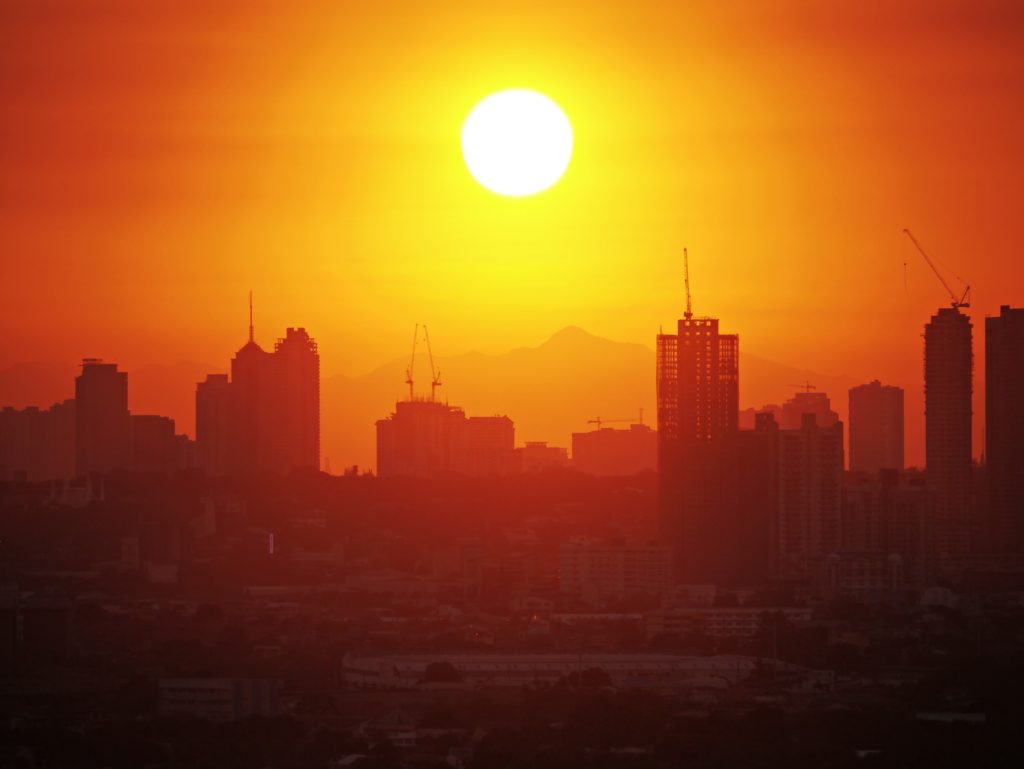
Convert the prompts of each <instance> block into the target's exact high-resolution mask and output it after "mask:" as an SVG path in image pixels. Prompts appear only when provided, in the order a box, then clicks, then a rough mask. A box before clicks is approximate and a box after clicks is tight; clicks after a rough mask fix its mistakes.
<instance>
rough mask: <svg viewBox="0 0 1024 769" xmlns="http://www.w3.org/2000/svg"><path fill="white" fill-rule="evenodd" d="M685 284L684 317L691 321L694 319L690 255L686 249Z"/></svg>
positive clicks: (684, 250)
mask: <svg viewBox="0 0 1024 769" xmlns="http://www.w3.org/2000/svg"><path fill="white" fill-rule="evenodd" d="M683 283H685V284H686V312H685V313H684V314H683V317H684V318H686V319H687V320H689V319H690V318H692V317H693V301H692V299H691V297H690V255H689V254H688V253H687V251H686V248H685V247H684V248H683Z"/></svg>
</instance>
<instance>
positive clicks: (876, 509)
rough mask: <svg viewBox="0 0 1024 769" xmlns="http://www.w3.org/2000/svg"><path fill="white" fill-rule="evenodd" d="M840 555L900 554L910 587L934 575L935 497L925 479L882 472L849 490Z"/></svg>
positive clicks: (890, 470)
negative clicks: (926, 485)
mask: <svg viewBox="0 0 1024 769" xmlns="http://www.w3.org/2000/svg"><path fill="white" fill-rule="evenodd" d="M845 500H846V501H845V505H844V509H843V536H842V552H843V553H846V554H849V553H859V554H865V553H872V554H875V555H878V556H891V555H898V556H900V558H901V568H902V570H903V580H904V582H905V584H907V585H918V586H924V585H927V584H929V583H930V580H931V579H932V577H933V576H934V573H933V571H934V555H935V553H934V543H933V527H932V522H933V520H932V519H933V514H934V505H933V496H932V494H931V493H930V492H929V491H928V489H927V488H926V487H925V484H924V478H923V477H920V476H908V475H906V474H904V473H901V472H899V471H897V470H894V469H883V470H881V471H880V472H879V473H878V478H874V479H871V480H867V481H861V482H860V483H856V484H853V485H851V486H849V487H847V488H846V491H845Z"/></svg>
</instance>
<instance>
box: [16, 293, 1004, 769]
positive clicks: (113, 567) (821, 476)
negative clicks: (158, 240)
mask: <svg viewBox="0 0 1024 769" xmlns="http://www.w3.org/2000/svg"><path fill="white" fill-rule="evenodd" d="M966 306H967V305H966V303H965V301H964V300H963V298H961V299H960V300H958V299H957V298H956V297H953V302H952V306H951V307H946V308H942V309H939V310H938V311H937V312H936V313H935V315H934V316H933V317H932V318H931V319H930V320H929V321H928V322H927V324H926V325H925V328H924V371H925V388H926V393H925V401H926V431H927V435H926V450H927V464H926V467H925V468H924V469H923V470H920V469H912V468H905V467H904V457H903V439H904V424H903V416H904V414H903V390H902V389H900V388H899V387H896V386H891V385H883V384H881V383H880V382H878V381H874V382H870V383H865V384H863V385H861V386H858V387H854V388H853V389H851V390H850V391H849V393H848V397H849V414H850V417H849V425H848V429H849V451H848V457H849V461H848V462H847V461H846V457H847V449H846V443H845V441H844V429H845V427H846V426H844V424H843V423H842V422H840V421H839V418H838V415H837V414H836V412H835V411H833V410H832V408H831V405H830V400H829V395H828V394H826V393H823V392H816V391H814V387H813V384H811V383H807V384H806V385H805V386H804V387H803V388H802V390H799V391H797V392H795V395H794V397H793V398H792V399H790V400H789V401H787V402H785V403H783V404H781V405H768V406H766V407H764V408H761V409H749V410H746V411H742V412H741V410H740V407H739V397H738V387H739V377H740V376H741V375H742V372H740V371H739V364H738V360H739V359H738V350H739V337H738V335H736V334H726V333H722V332H720V330H719V321H718V319H717V318H708V317H697V316H695V315H693V313H692V312H691V310H690V306H689V301H687V309H686V312H685V313H684V317H683V318H682V319H681V320H679V321H678V326H677V329H676V332H675V333H661V334H659V335H658V337H657V361H656V371H655V370H652V372H651V374H652V376H656V377H657V397H658V404H657V412H658V413H657V429H656V430H655V429H652V428H651V427H648V426H646V425H644V424H643V423H642V418H641V419H638V420H637V423H636V424H632V425H629V426H627V427H625V428H621V427H610V426H604V424H603V423H602V422H601V420H599V419H598V420H594V421H595V422H596V423H597V424H596V427H595V429H593V430H591V431H589V432H583V433H579V434H576V435H574V436H573V441H572V446H571V447H564V448H562V447H556V446H549V445H547V444H544V443H528V444H526V445H525V446H520V447H516V446H515V440H514V436H515V432H514V425H513V421H512V419H511V418H509V417H507V416H493V417H490V416H489V417H477V416H467V415H466V414H465V413H464V412H463V410H461V409H459V408H456V407H453V406H450V405H448V404H447V403H446V402H444V401H443V400H442V399H441V397H440V395H439V393H438V391H437V388H438V387H440V386H442V381H441V375H440V372H439V371H438V370H437V369H436V368H435V366H434V361H433V354H432V351H430V349H429V336H427V335H426V330H425V329H422V331H421V330H420V329H419V328H418V329H417V336H416V340H417V342H419V343H425V344H426V345H427V348H426V349H427V353H428V355H429V359H430V370H431V381H430V385H429V395H427V394H421V393H420V391H424V390H425V389H426V388H424V387H423V386H422V383H421V385H420V388H419V390H417V388H416V383H415V382H414V372H415V371H416V368H415V361H414V360H413V361H411V362H410V366H409V371H408V373H407V382H406V384H407V385H408V388H409V390H408V397H407V399H406V400H403V401H402V402H399V403H397V404H396V407H395V411H394V413H393V414H391V415H390V416H386V415H367V422H368V423H371V422H372V421H373V419H374V418H375V417H379V419H378V421H377V422H376V429H377V467H376V472H361V471H360V470H359V469H358V468H350V469H348V470H346V471H345V472H344V474H342V475H331V474H329V473H327V472H323V471H321V467H320V465H321V458H320V443H319V442H320V430H321V425H320V411H319V354H318V348H317V343H316V342H315V341H314V340H313V339H312V338H311V337H310V335H309V334H308V333H307V332H306V330H305V329H302V328H289V329H287V331H286V333H285V335H284V337H282V338H281V339H280V340H279V341H278V342H277V343H276V344H275V346H274V350H273V352H268V351H266V350H264V349H263V348H262V347H260V345H259V344H257V342H256V339H255V334H254V330H253V326H252V320H251V318H250V327H249V336H248V340H247V341H246V342H245V344H244V345H243V346H242V347H241V348H240V349H239V350H238V352H237V353H236V354H235V356H234V358H233V359H232V361H231V368H230V374H218V373H212V374H210V375H209V376H208V377H207V378H206V379H205V380H204V381H202V382H200V383H198V385H197V387H196V392H195V397H196V425H195V436H196V439H195V440H194V441H193V440H191V439H189V438H188V437H186V436H184V435H181V434H178V433H177V431H176V427H175V424H174V422H173V421H172V420H170V419H168V418H165V417H162V416H159V415H138V414H130V413H129V411H128V407H127V403H128V400H127V391H128V386H129V385H128V383H129V376H128V374H127V373H125V372H123V371H119V370H118V367H117V365H116V364H114V363H108V362H103V361H99V360H96V359H85V360H83V362H82V367H81V374H80V375H79V376H78V378H77V379H76V380H75V383H74V398H73V399H68V400H66V401H64V402H63V403H58V404H55V405H53V406H51V407H49V408H45V409H40V408H29V409H21V410H16V409H12V408H5V409H3V411H2V412H0V478H2V483H0V506H2V507H0V571H2V573H0V670H2V680H0V714H2V719H0V767H4V768H6V767H11V768H12V769H13V768H14V767H18V768H25V769H36V768H40V769H42V768H48V767H83V768H84V767H97V768H99V767H126V768H127V767H152V768H153V769H157V768H163V767H168V768H170V767H296V768H298V767H302V768H304V769H312V768H318V769H338V768H339V767H348V766H353V767H465V768H467V769H471V768H479V767H552V768H555V767H558V768H559V769H561V768H562V767H624V768H626V767H628V768H634V767H635V768H641V767H643V768H646V767H677V766H692V767H729V768H730V769H738V768H739V767H754V766H772V767H777V766H793V767H809V766H832V767H847V766H850V767H853V766H857V767H861V766H863V767H869V766H870V767H875V766H878V767H910V766H921V767H965V766H1017V765H1020V764H1019V762H1020V761H1021V760H1024V750H1022V747H1021V740H1020V734H1019V729H1020V726H1021V724H1022V723H1024V704H1022V698H1021V682H1022V681H1024V441H1022V440H1021V435H1024V406H1022V404H1024V399H1022V397H1021V396H1022V394H1024V309H1014V308H1010V307H1005V306H1004V307H1003V308H1002V309H1001V311H1000V314H999V315H998V316H995V317H987V318H985V319H984V334H985V356H984V368H985V392H984V404H985V414H986V430H985V446H984V454H983V456H984V459H983V461H982V462H980V463H978V462H974V461H973V460H972V446H971V397H972V381H973V366H974V358H973V352H972V345H973V332H974V327H973V325H972V322H971V320H970V319H969V317H968V316H967V315H966V314H965V313H964V312H963V311H962V308H964V307H966ZM420 354H422V347H421V353H420ZM414 355H415V352H414ZM69 387H70V383H69ZM832 395H833V397H835V396H840V397H846V395H847V394H845V393H833V394H832ZM606 421H608V420H606Z"/></svg>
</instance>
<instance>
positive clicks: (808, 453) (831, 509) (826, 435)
mask: <svg viewBox="0 0 1024 769" xmlns="http://www.w3.org/2000/svg"><path fill="white" fill-rule="evenodd" d="M842 509H843V423H842V422H836V423H835V424H833V425H830V426H827V427H822V426H819V425H818V424H817V419H816V417H815V415H814V414H813V413H808V414H804V415H803V421H802V423H801V425H800V428H799V429H796V430H782V431H780V433H779V538H778V547H779V550H778V559H779V560H778V573H779V576H780V577H782V578H783V579H789V580H808V579H812V578H813V577H814V576H815V575H816V573H817V572H818V571H819V568H820V566H821V564H822V559H823V558H824V557H825V556H827V555H828V554H830V553H832V552H834V551H836V550H838V549H839V546H840V536H841V523H842Z"/></svg>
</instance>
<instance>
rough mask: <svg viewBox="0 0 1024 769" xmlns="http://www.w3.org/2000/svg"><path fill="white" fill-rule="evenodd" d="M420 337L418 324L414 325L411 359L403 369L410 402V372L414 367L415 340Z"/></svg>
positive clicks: (411, 390) (411, 389)
mask: <svg viewBox="0 0 1024 769" xmlns="http://www.w3.org/2000/svg"><path fill="white" fill-rule="evenodd" d="M419 335H420V324H419V323H417V324H416V328H415V329H413V332H412V357H411V358H410V359H409V365H408V366H406V368H405V383H406V384H407V385H409V400H410V401H411V400H412V396H413V387H412V372H413V369H414V368H415V367H416V339H417V337H419Z"/></svg>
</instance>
